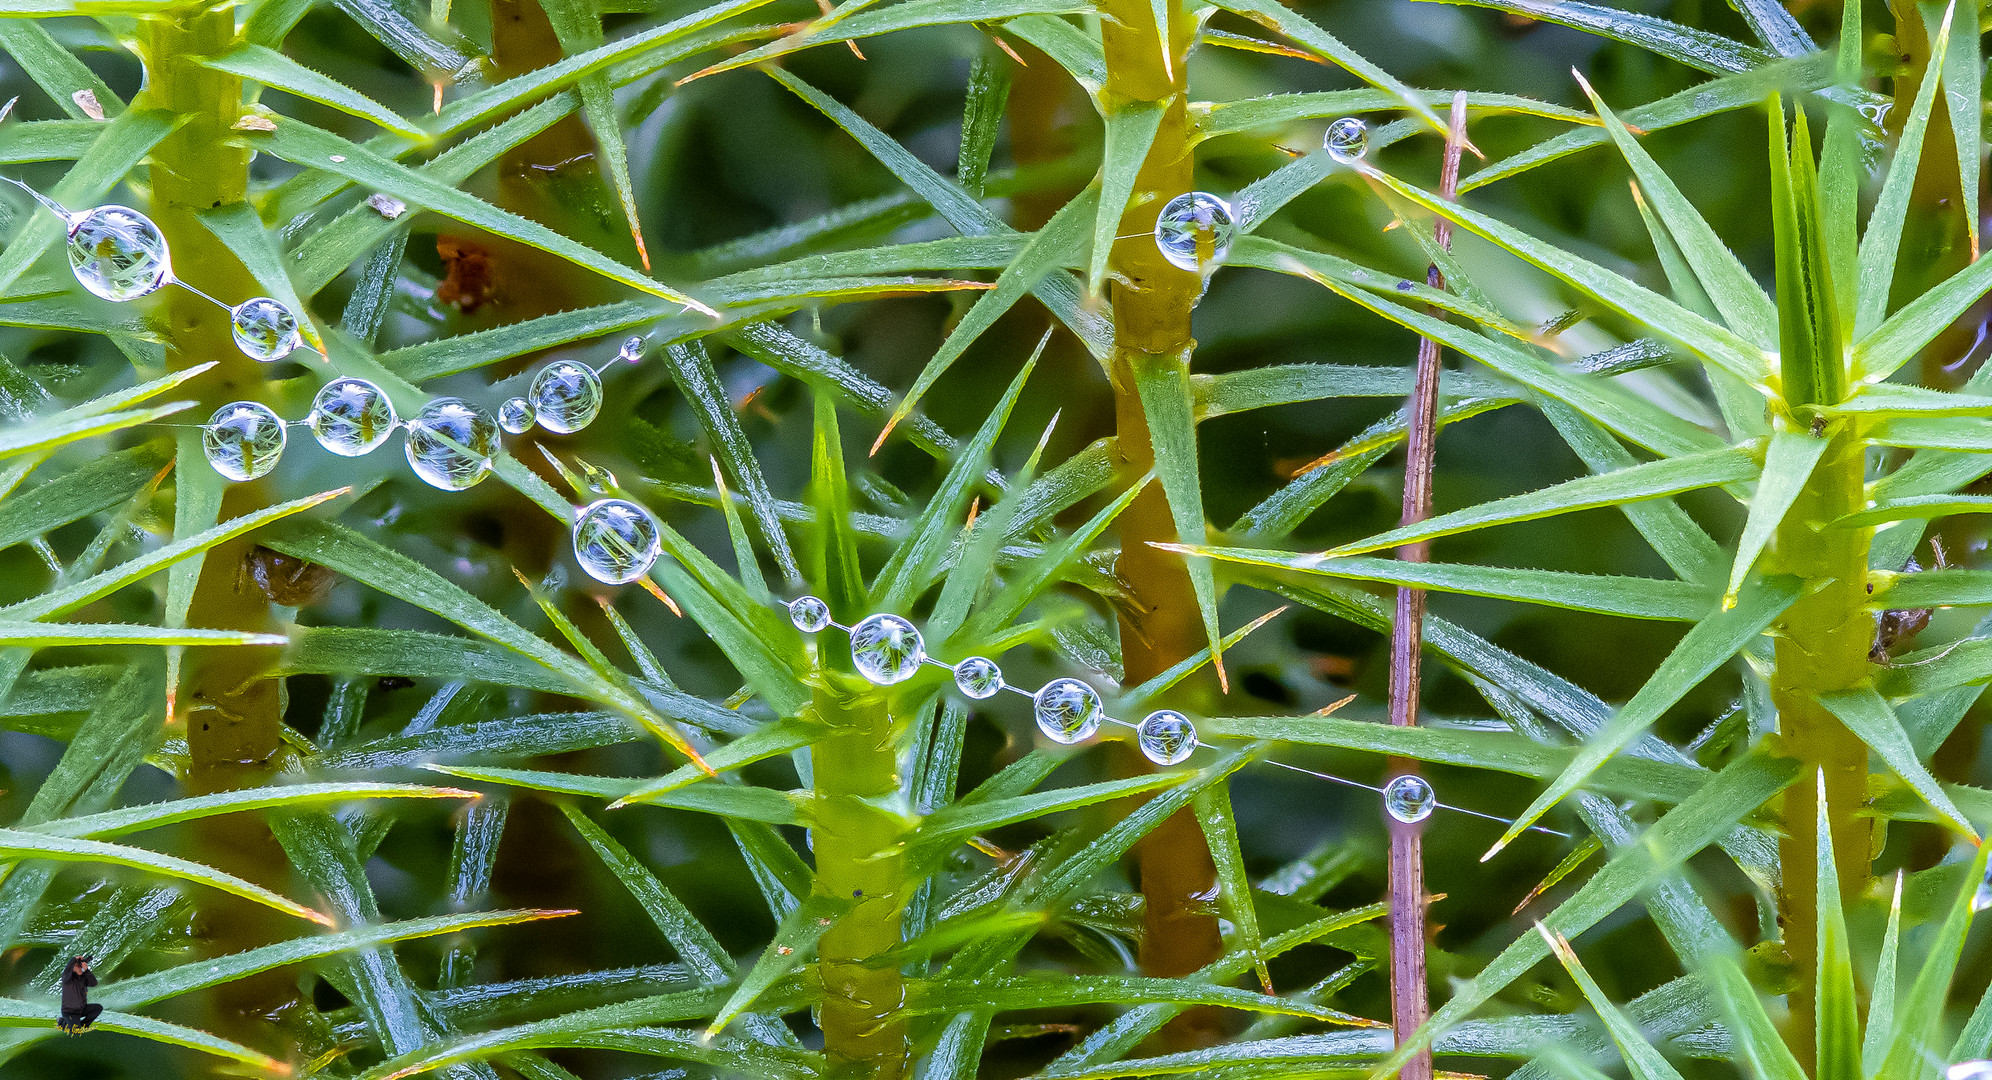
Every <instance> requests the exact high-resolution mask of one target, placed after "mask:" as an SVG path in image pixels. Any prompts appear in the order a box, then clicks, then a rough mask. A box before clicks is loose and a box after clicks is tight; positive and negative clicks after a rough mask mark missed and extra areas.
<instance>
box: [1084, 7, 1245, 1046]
mask: <svg viewBox="0 0 1992 1080" xmlns="http://www.w3.org/2000/svg"><path fill="white" fill-rule="evenodd" d="M1164 7H1165V10H1166V12H1167V14H1168V21H1169V25H1168V26H1167V27H1166V28H1165V27H1159V26H1157V25H1156V20H1155V11H1154V8H1153V7H1152V6H1151V5H1150V4H1149V3H1148V0H1106V2H1105V3H1103V4H1101V7H1100V12H1101V14H1102V15H1103V16H1105V17H1104V18H1103V19H1102V20H1101V34H1102V37H1103V39H1104V44H1105V47H1106V60H1107V81H1106V86H1105V89H1104V91H1103V94H1104V97H1105V100H1106V104H1107V107H1108V108H1109V109H1114V108H1117V107H1120V106H1121V105H1123V104H1125V103H1129V102H1159V103H1162V105H1163V113H1162V120H1161V125H1160V126H1159V127H1158V128H1157V130H1156V133H1155V142H1154V144H1153V146H1151V147H1150V149H1149V152H1148V158H1147V160H1146V161H1144V162H1143V163H1142V166H1141V171H1140V173H1139V174H1138V175H1137V176H1136V178H1135V183H1134V194H1133V196H1132V198H1130V199H1129V200H1128V205H1127V207H1126V209H1125V210H1124V211H1123V212H1122V215H1121V222H1120V227H1119V228H1118V229H1116V230H1115V232H1116V234H1117V235H1119V236H1122V237H1124V238H1125V239H1122V240H1119V241H1117V242H1116V243H1115V244H1114V249H1113V252H1112V254H1111V256H1110V257H1109V262H1108V265H1109V267H1110V269H1111V271H1112V277H1113V280H1114V287H1113V304H1114V355H1113V369H1112V371H1113V376H1112V377H1113V385H1114V416H1115V420H1116V423H1117V427H1118V436H1119V438H1118V445H1119V448H1120V456H1121V465H1122V472H1121V475H1122V476H1123V477H1126V478H1129V479H1132V478H1134V477H1139V476H1141V475H1143V474H1144V473H1146V472H1148V471H1149V470H1150V469H1151V468H1153V467H1154V464H1155V453H1154V447H1153V445H1152V443H1151V440H1150V437H1149V432H1148V422H1147V418H1146V416H1145V414H1144V413H1143V412H1142V408H1141V398H1140V396H1139V394H1138V393H1137V392H1136V389H1135V382H1134V372H1135V370H1136V368H1137V367H1138V366H1140V365H1143V364H1148V365H1165V364H1166V365H1176V366H1180V367H1185V368H1187V367H1188V365H1189V362H1190V353H1191V351H1192V350H1193V349H1195V347H1196V342H1195V340H1193V339H1192V338H1191V337H1190V311H1191V309H1192V308H1194V307H1195V306H1196V302H1197V298H1198V296H1199V295H1201V294H1202V292H1203V281H1202V280H1201V278H1200V277H1199V276H1198V275H1197V274H1195V273H1192V272H1190V271H1186V270H1182V269H1179V268H1177V267H1175V266H1173V265H1171V264H1170V263H1169V262H1168V261H1167V260H1166V259H1164V258H1163V257H1162V253H1161V251H1160V249H1158V248H1157V247H1156V245H1155V241H1154V239H1153V231H1154V228H1155V217H1156V215H1157V213H1159V212H1160V211H1161V209H1162V207H1163V206H1164V205H1166V204H1167V203H1168V202H1169V200H1170V199H1173V198H1175V197H1176V196H1178V195H1181V194H1183V193H1184V192H1186V191H1189V190H1190V189H1191V186H1192V181H1193V176H1192V167H1193V164H1194V163H1193V161H1192V158H1191V155H1190V124H1189V112H1188V104H1189V98H1188V84H1187V81H1186V79H1185V67H1186V64H1187V60H1188V56H1189V46H1190V41H1191V38H1192V35H1193V34H1194V26H1193V24H1192V21H1191V20H1190V18H1189V17H1188V15H1187V14H1185V13H1184V11H1183V10H1182V7H1181V5H1180V4H1178V3H1175V2H1173V0H1172V2H1169V3H1167V4H1165V5H1164ZM1118 528H1119V532H1120V545H1121V553H1120V558H1119V561H1118V562H1116V564H1115V572H1116V574H1117V576H1118V577H1119V578H1120V580H1121V581H1122V582H1124V583H1125V584H1126V587H1127V588H1128V590H1129V591H1130V592H1131V593H1132V594H1133V595H1132V599H1133V603H1132V604H1130V605H1126V606H1124V607H1123V608H1122V609H1121V635H1120V640H1121V660H1122V664H1123V666H1124V668H1125V676H1126V679H1127V681H1128V682H1130V683H1135V682H1140V681H1142V680H1144V679H1147V678H1149V677H1151V676H1153V675H1155V674H1157V673H1159V672H1162V671H1164V670H1166V669H1168V668H1169V667H1171V666H1172V665H1174V664H1176V663H1177V662H1179V661H1181V660H1182V659H1184V658H1185V657H1188V656H1190V655H1192V654H1193V653H1195V652H1196V651H1197V650H1198V649H1200V648H1202V647H1203V629H1202V624H1201V620H1200V618H1199V616H1198V612H1197V604H1196V595H1195V593H1194V592H1192V591H1191V588H1190V578H1189V572H1188V571H1187V570H1186V569H1185V567H1184V565H1183V562H1182V559H1181V558H1180V557H1179V556H1175V555H1170V554H1167V553H1164V552H1162V551H1159V550H1157V549H1156V548H1154V547H1152V546H1151V544H1153V543H1155V542H1162V543H1169V542H1174V541H1175V540H1176V539H1177V535H1176V524H1175V519H1174V518H1173V517H1171V516H1170V513H1169V505H1168V502H1167V500H1166V498H1165V497H1164V496H1163V493H1162V489H1161V487H1160V485H1157V484H1150V485H1149V486H1148V488H1147V489H1146V490H1144V491H1143V492H1142V493H1141V494H1140V495H1139V496H1137V497H1136V499H1135V501H1134V503H1133V504H1132V505H1130V506H1129V507H1128V508H1127V510H1126V511H1124V512H1123V513H1122V514H1121V517H1120V521H1119V523H1118ZM1129 758H1130V759H1132V755H1129ZM1140 764H1143V765H1145V763H1140ZM1136 857H1137V859H1138V860H1139V864H1140V867H1141V891H1142V896H1143V899H1144V905H1143V923H1144V924H1145V927H1144V928H1145V930H1146V933H1145V934H1144V935H1143V939H1142V945H1141V966H1142V970H1144V971H1145V972H1147V973H1148V974H1150V975H1158V976H1181V975H1188V974H1190V973H1192V972H1194V971H1196V970H1197V969H1199V968H1201V967H1203V966H1204V965H1206V964H1208V963H1210V962H1211V961H1213V960H1216V959H1217V958H1218V957H1219V956H1220V955H1221V954H1222V953H1223V949H1224V945H1223V941H1222V939H1221V937H1220V936H1219V934H1218V927H1217V920H1216V918H1215V917H1214V916H1212V915H1210V914H1208V906H1207V904H1206V902H1205V901H1203V900H1202V899H1200V898H1201V897H1207V896H1209V895H1210V892H1211V890H1212V889H1213V888H1214V887H1215V882H1216V878H1217V872H1216V869H1215V868H1214V867H1213V865H1212V863H1211V858H1210V850H1209V848H1208V846H1206V844H1205V842H1204V837H1203V832H1202V830H1201V828H1200V827H1199V826H1198V825H1197V823H1196V819H1195V818H1194V817H1193V816H1191V814H1190V813H1189V811H1187V810H1185V811H1182V812H1180V813H1177V814H1176V815H1174V816H1173V817H1171V818H1169V819H1168V820H1167V821H1165V822H1164V823H1163V824H1162V825H1161V827H1159V828H1157V829H1156V830H1155V831H1154V832H1153V833H1151V834H1149V836H1148V837H1147V838H1146V839H1145V840H1143V841H1142V843H1141V845H1140V846H1139V847H1138V848H1137V849H1136ZM1214 1020H1215V1018H1214V1017H1211V1016H1209V1015H1208V1014H1203V1013H1192V1014H1189V1015H1188V1016H1186V1017H1185V1018H1184V1020H1183V1021H1179V1022H1178V1023H1177V1024H1175V1025H1173V1026H1172V1027H1171V1029H1170V1030H1169V1032H1168V1033H1167V1041H1168V1042H1171V1043H1173V1044H1176V1045H1186V1044H1195V1043H1201V1042H1206V1041H1209V1038H1210V1036H1211V1035H1212V1034H1214V1030H1213V1028H1214Z"/></svg>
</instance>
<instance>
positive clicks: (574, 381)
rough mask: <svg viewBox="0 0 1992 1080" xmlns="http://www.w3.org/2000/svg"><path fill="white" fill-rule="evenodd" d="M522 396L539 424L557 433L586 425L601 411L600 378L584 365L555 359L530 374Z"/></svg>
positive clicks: (572, 430) (567, 433)
mask: <svg viewBox="0 0 1992 1080" xmlns="http://www.w3.org/2000/svg"><path fill="white" fill-rule="evenodd" d="M526 396H527V398H528V399H529V400H531V401H532V403H533V417H534V419H536V420H538V421H539V425H540V426H541V427H543V428H545V429H547V430H548V431H551V432H553V433H555V434H557V435H571V434H573V433H574V432H577V431H580V430H581V429H582V428H584V427H587V426H588V424H589V422H591V421H593V420H594V419H595V416H596V415H597V414H598V413H600V412H601V411H602V380H601V379H599V378H596V377H595V373H594V372H593V371H592V370H590V369H589V368H588V367H587V366H586V365H584V364H577V363H575V362H574V361H572V360H555V361H554V362H553V363H551V364H548V365H547V366H545V367H543V368H541V369H540V373H539V374H538V375H535V376H533V385H532V389H531V390H529V391H527V393H526Z"/></svg>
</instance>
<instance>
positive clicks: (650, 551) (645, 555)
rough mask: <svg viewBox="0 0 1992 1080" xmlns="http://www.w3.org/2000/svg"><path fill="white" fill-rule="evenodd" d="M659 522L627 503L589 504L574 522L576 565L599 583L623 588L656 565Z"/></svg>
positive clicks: (640, 508)
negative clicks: (579, 565)
mask: <svg viewBox="0 0 1992 1080" xmlns="http://www.w3.org/2000/svg"><path fill="white" fill-rule="evenodd" d="M659 550H660V548H659V545H658V528H657V519H656V518H654V517H651V516H650V511H648V510H645V509H644V508H643V507H641V506H638V505H637V504H635V503H633V502H630V501H629V500H627V499H601V500H598V501H596V502H592V503H589V504H588V506H587V508H586V509H584V510H582V511H581V513H580V514H578V515H576V516H575V518H574V561H575V562H577V563H580V564H581V569H583V570H586V571H587V572H588V576H589V577H591V578H594V579H595V580H596V581H600V582H604V583H607V584H610V585H621V584H624V583H626V582H631V581H635V580H636V579H637V578H640V577H642V576H643V575H645V574H647V573H649V572H650V568H651V566H652V565H654V564H655V563H656V562H657V553H658V551H659Z"/></svg>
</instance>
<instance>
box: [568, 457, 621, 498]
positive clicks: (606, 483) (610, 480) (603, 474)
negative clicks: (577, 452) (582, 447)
mask: <svg viewBox="0 0 1992 1080" xmlns="http://www.w3.org/2000/svg"><path fill="white" fill-rule="evenodd" d="M574 467H575V468H576V469H579V470H580V472H581V483H582V484H583V485H585V486H586V487H587V488H588V490H589V491H592V492H594V493H595V494H597V495H607V494H608V493H609V492H611V491H614V490H615V489H616V488H618V487H620V486H622V485H620V484H618V483H616V474H615V473H612V472H610V471H609V470H607V469H604V468H602V467H601V466H600V465H595V464H592V463H590V462H587V461H583V460H581V459H579V458H576V459H575V460H574Z"/></svg>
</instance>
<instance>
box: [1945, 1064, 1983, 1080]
mask: <svg viewBox="0 0 1992 1080" xmlns="http://www.w3.org/2000/svg"><path fill="white" fill-rule="evenodd" d="M1987 1077H1992V1061H1960V1062H1958V1063H1957V1064H1955V1065H1952V1066H1951V1067H1950V1068H1948V1069H1945V1070H1944V1080H1986V1078H1987Z"/></svg>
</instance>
